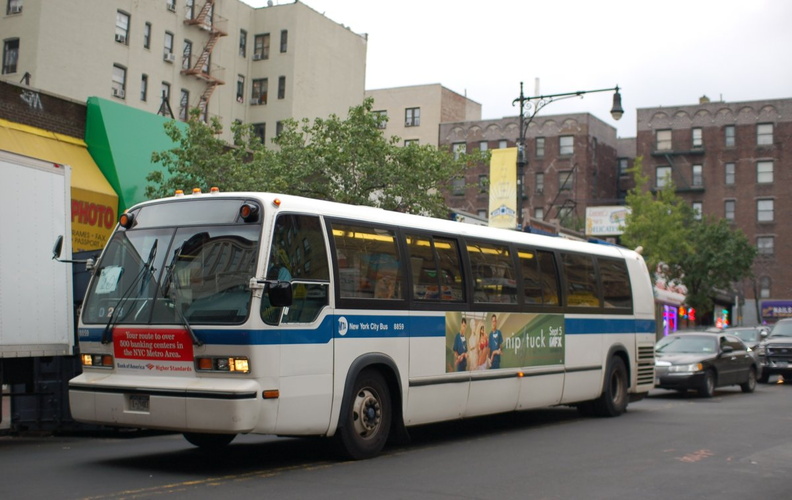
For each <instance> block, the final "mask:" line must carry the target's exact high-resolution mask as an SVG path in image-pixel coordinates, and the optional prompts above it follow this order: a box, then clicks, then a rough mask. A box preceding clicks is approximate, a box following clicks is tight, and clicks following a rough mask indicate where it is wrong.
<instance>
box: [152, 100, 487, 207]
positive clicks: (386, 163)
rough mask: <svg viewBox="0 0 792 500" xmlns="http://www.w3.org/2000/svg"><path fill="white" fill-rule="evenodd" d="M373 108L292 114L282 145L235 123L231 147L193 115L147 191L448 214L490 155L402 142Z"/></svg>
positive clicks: (174, 132) (368, 103)
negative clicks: (455, 185) (278, 196)
mask: <svg viewBox="0 0 792 500" xmlns="http://www.w3.org/2000/svg"><path fill="white" fill-rule="evenodd" d="M372 106H373V100H372V99H366V100H365V101H364V102H363V104H362V105H360V106H354V107H352V108H350V110H349V114H348V116H347V118H346V119H344V120H342V119H341V118H339V117H338V116H336V115H331V116H330V117H328V118H317V119H315V120H314V121H313V122H311V121H309V120H307V119H304V120H302V121H300V122H297V121H294V120H286V121H284V122H283V123H282V125H283V128H282V130H281V132H280V133H279V134H278V136H277V137H276V138H275V139H274V140H273V142H274V143H275V145H276V149H267V148H265V147H264V146H263V145H262V144H261V142H260V141H259V140H258V138H256V137H254V136H253V134H252V128H251V127H250V126H244V125H240V124H236V125H234V127H233V129H232V131H233V133H234V144H233V145H228V144H226V143H225V142H224V141H222V140H221V139H220V138H219V134H220V133H221V132H222V129H221V127H220V125H219V122H218V121H216V120H214V121H213V122H212V123H211V124H210V125H208V126H207V125H206V124H204V123H203V122H201V121H200V120H199V119H198V115H192V116H191V119H190V120H189V122H188V127H187V131H186V132H183V131H182V130H181V129H180V128H179V126H177V125H176V124H175V123H170V124H168V125H167V126H166V131H167V133H168V135H169V136H170V137H171V139H172V140H173V141H174V142H175V143H176V144H178V146H177V147H176V148H174V149H171V150H169V151H165V152H161V153H155V154H154V155H153V156H152V160H153V161H155V162H160V163H161V164H162V165H163V167H164V168H165V170H166V171H167V172H168V175H165V173H164V172H162V171H155V172H152V173H151V174H150V175H149V177H148V180H149V182H150V183H151V184H150V185H149V187H148V188H147V191H146V194H147V195H148V196H150V197H153V196H166V195H170V194H171V193H173V191H174V190H175V189H185V190H186V189H192V187H195V186H197V187H202V188H204V189H205V188H208V187H210V186H217V187H220V188H221V189H222V190H223V191H276V192H284V193H289V194H295V195H300V196H307V197H310V198H317V199H323V200H332V201H338V202H342V203H349V204H353V205H370V206H376V207H381V208H385V209H388V210H397V211H402V212H410V213H418V214H424V215H434V216H438V217H445V216H446V215H447V207H446V204H445V200H444V198H443V191H444V190H445V188H447V187H448V186H450V183H451V181H452V180H453V179H454V178H456V177H458V176H461V175H463V174H464V171H465V170H466V169H467V168H468V167H469V166H472V165H474V164H477V163H478V162H482V161H487V160H488V156H487V155H486V154H483V153H480V152H476V153H474V154H471V155H462V156H461V157H460V158H458V159H455V158H454V156H453V154H452V153H451V152H450V151H447V150H439V149H438V148H436V147H434V146H429V145H422V146H419V145H409V146H405V147H400V146H399V142H400V141H401V139H399V138H398V137H392V138H390V139H387V138H385V136H384V135H383V133H382V130H381V129H380V128H379V125H380V124H381V123H382V120H383V117H382V116H380V115H379V114H378V113H373V112H372Z"/></svg>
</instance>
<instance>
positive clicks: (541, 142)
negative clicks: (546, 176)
mask: <svg viewBox="0 0 792 500" xmlns="http://www.w3.org/2000/svg"><path fill="white" fill-rule="evenodd" d="M544 155H545V138H544V137H537V138H536V157H537V158H544Z"/></svg>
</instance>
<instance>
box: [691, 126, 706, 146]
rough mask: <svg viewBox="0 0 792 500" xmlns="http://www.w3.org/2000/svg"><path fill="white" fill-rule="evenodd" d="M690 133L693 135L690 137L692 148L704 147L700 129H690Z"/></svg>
mask: <svg viewBox="0 0 792 500" xmlns="http://www.w3.org/2000/svg"><path fill="white" fill-rule="evenodd" d="M691 132H692V134H693V135H692V139H693V147H694V148H700V147H703V146H704V138H703V136H702V133H701V129H700V128H698V127H697V128H694V129H692V130H691Z"/></svg>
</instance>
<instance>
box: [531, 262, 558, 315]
mask: <svg viewBox="0 0 792 500" xmlns="http://www.w3.org/2000/svg"><path fill="white" fill-rule="evenodd" d="M536 255H537V256H538V257H539V279H540V282H541V285H542V302H543V303H544V304H546V305H551V306H557V305H559V304H561V298H560V293H559V292H560V289H561V287H560V286H559V284H558V267H557V266H556V260H555V256H554V255H553V252H548V251H545V250H539V251H538V252H536Z"/></svg>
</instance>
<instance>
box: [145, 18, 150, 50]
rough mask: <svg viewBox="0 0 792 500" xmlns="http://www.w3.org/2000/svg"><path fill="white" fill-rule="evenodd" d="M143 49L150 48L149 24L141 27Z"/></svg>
mask: <svg viewBox="0 0 792 500" xmlns="http://www.w3.org/2000/svg"><path fill="white" fill-rule="evenodd" d="M143 48H144V49H150V48H151V23H146V24H144V25H143Z"/></svg>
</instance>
